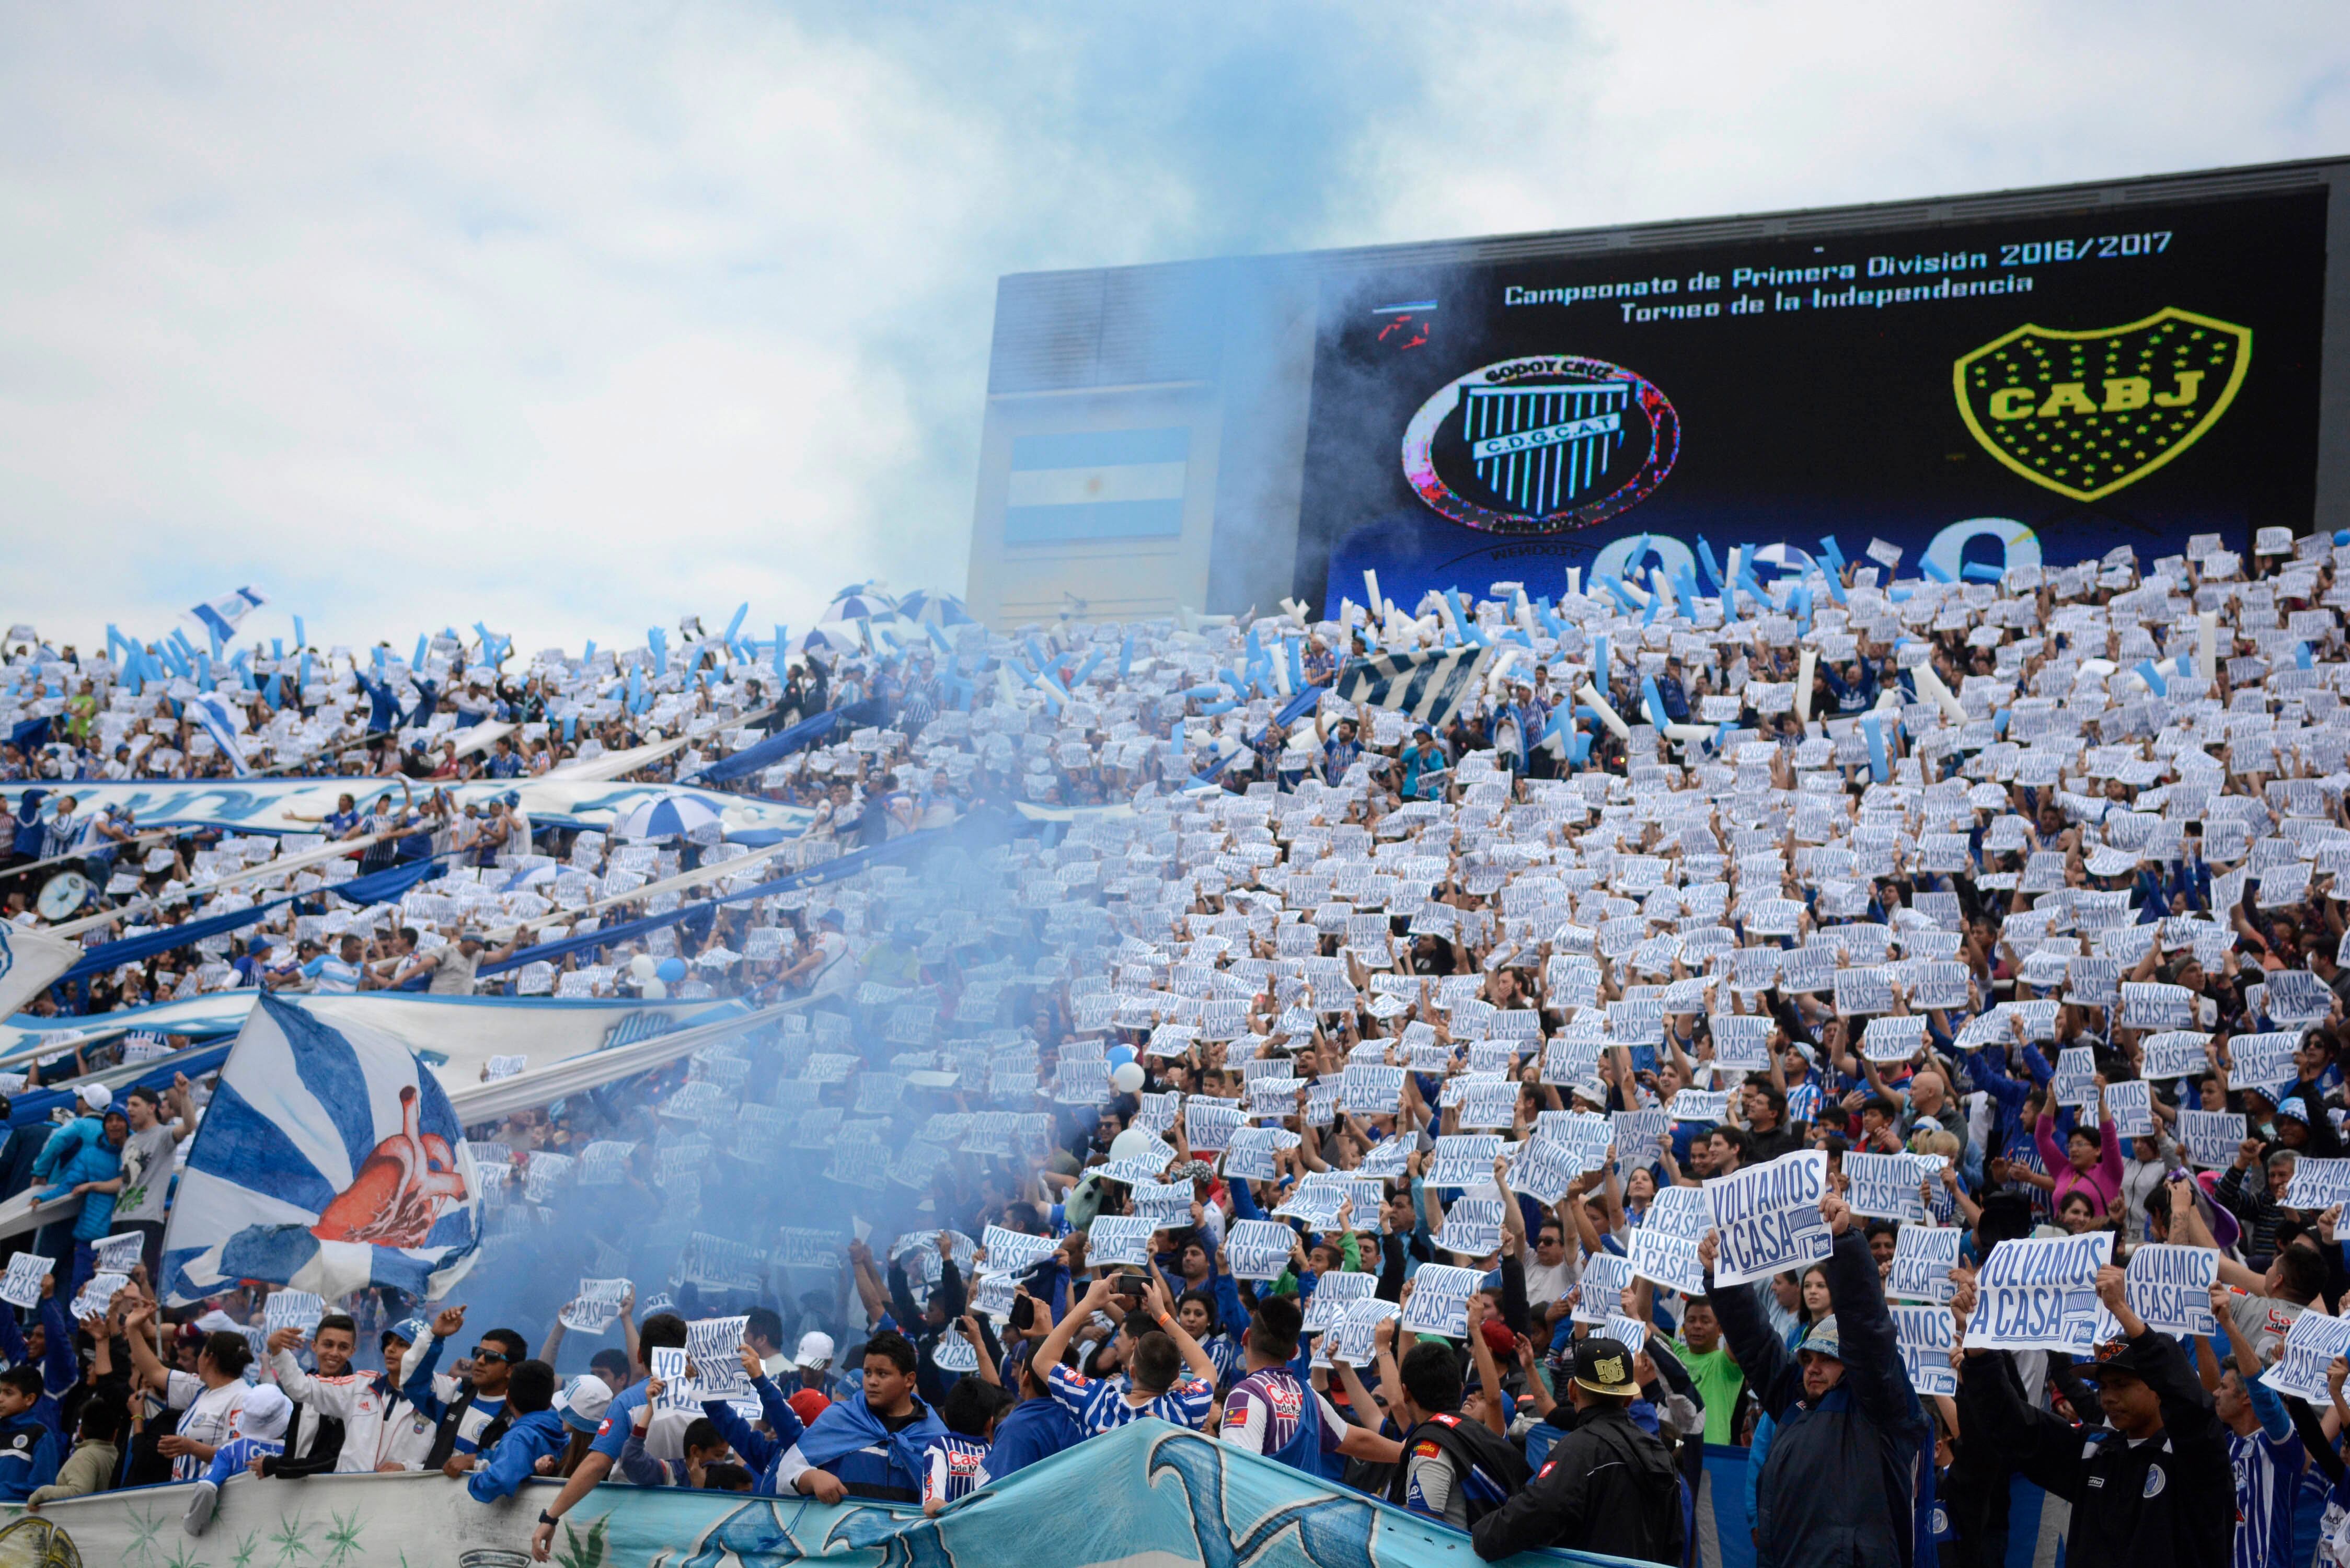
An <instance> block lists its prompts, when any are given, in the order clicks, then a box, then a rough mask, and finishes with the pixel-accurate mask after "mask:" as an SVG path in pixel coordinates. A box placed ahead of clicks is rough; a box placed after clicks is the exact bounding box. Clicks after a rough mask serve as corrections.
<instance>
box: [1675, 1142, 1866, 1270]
mask: <svg viewBox="0 0 2350 1568" xmlns="http://www.w3.org/2000/svg"><path fill="white" fill-rule="evenodd" d="M1827 1187H1828V1157H1827V1152H1826V1151H1825V1149H1816V1148H1807V1149H1798V1150H1796V1151H1795V1152H1794V1153H1792V1154H1783V1155H1781V1156H1780V1157H1779V1158H1776V1159H1774V1160H1771V1161H1769V1162H1767V1163H1766V1164H1763V1165H1757V1166H1752V1167H1749V1168H1746V1169H1744V1170H1741V1171H1737V1172H1735V1173H1733V1174H1731V1175H1729V1176H1721V1177H1716V1178H1714V1179H1711V1180H1710V1181H1708V1182H1707V1183H1706V1184H1705V1196H1706V1201H1707V1203H1708V1204H1709V1205H1710V1206H1711V1210H1712V1214H1713V1229H1714V1234H1715V1237H1716V1242H1715V1245H1716V1247H1717V1249H1718V1250H1717V1253H1716V1256H1715V1260H1714V1265H1713V1278H1714V1282H1715V1283H1717V1284H1723V1285H1738V1284H1744V1283H1745V1282H1748V1281H1749V1280H1761V1279H1767V1278H1769V1277H1770V1276H1771V1275H1773V1274H1775V1273H1779V1272H1782V1271H1783V1270H1787V1269H1800V1268H1802V1267H1803V1266H1804V1265H1805V1264H1807V1263H1816V1262H1819V1261H1820V1260H1821V1259H1823V1258H1825V1257H1826V1256H1827V1255H1828V1249H1829V1247H1830V1246H1832V1245H1833V1244H1834V1242H1835V1238H1834V1237H1833V1236H1831V1235H1830V1234H1829V1233H1828V1228H1827V1221H1826V1220H1825V1219H1824V1218H1822V1217H1821V1214H1820V1195H1821V1194H1823V1193H1825V1191H1826V1190H1827Z"/></svg>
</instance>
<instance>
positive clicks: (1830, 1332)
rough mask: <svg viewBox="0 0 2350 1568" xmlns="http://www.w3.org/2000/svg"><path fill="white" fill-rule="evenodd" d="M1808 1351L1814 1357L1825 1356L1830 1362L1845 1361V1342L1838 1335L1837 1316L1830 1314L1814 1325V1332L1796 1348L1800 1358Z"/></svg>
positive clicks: (1807, 1335) (1806, 1336)
mask: <svg viewBox="0 0 2350 1568" xmlns="http://www.w3.org/2000/svg"><path fill="white" fill-rule="evenodd" d="M1806 1351H1808V1352H1810V1353H1811V1354H1812V1355H1825V1356H1826V1357H1827V1358H1828V1359H1829V1360H1830V1361H1842V1360H1843V1359H1844V1341H1843V1340H1842V1339H1840V1338H1838V1337H1837V1335H1836V1320H1835V1314H1834V1313H1830V1314H1828V1315H1827V1316H1825V1317H1824V1318H1822V1319H1820V1321H1819V1322H1817V1323H1815V1324H1812V1332H1811V1333H1809V1334H1805V1335H1804V1338H1803V1342H1802V1343H1801V1344H1799V1345H1796V1346H1795V1354H1796V1355H1798V1356H1801V1355H1804V1353H1805V1352H1806Z"/></svg>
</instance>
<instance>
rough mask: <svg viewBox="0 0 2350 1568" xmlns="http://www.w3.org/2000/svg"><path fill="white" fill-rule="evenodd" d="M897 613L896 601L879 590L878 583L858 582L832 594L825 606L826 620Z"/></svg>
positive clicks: (856, 618) (870, 617) (855, 618)
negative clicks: (830, 600) (830, 601)
mask: <svg viewBox="0 0 2350 1568" xmlns="http://www.w3.org/2000/svg"><path fill="white" fill-rule="evenodd" d="M897 613H898V601H897V600H896V599H894V598H891V597H889V595H888V594H886V593H884V592H882V591H881V587H880V585H879V584H878V583H858V584H854V585H852V586H851V587H845V588H843V589H841V590H840V591H839V592H838V593H837V594H835V595H833V596H832V603H830V604H829V605H827V606H826V607H825V611H824V617H823V618H824V619H825V620H827V621H844V620H871V619H873V618H875V617H877V616H881V617H888V616H893V615H895V614H897Z"/></svg>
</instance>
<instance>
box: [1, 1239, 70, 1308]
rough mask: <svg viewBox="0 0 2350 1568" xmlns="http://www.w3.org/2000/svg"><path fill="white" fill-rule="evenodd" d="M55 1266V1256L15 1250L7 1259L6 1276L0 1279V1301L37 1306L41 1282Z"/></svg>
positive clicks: (21, 1305)
mask: <svg viewBox="0 0 2350 1568" xmlns="http://www.w3.org/2000/svg"><path fill="white" fill-rule="evenodd" d="M56 1268H57V1260H56V1259H55V1258H45V1257H42V1256H41V1255H40V1254H39V1253H37V1252H17V1253H14V1254H12V1255H11V1256H10V1257H9V1259H8V1277H7V1278H6V1279H5V1281H0V1302H6V1303H8V1304H9V1305H10V1306H20V1307H31V1306H38V1305H39V1304H40V1301H41V1282H42V1281H43V1280H46V1279H47V1278H48V1277H49V1274H50V1272H52V1271H53V1270H55V1269H56Z"/></svg>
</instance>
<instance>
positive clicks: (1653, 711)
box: [1640, 675, 1665, 730]
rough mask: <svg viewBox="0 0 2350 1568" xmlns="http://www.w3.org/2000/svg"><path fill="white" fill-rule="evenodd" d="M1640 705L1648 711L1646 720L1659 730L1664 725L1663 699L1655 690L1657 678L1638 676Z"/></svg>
mask: <svg viewBox="0 0 2350 1568" xmlns="http://www.w3.org/2000/svg"><path fill="white" fill-rule="evenodd" d="M1640 705H1641V706H1642V707H1644V708H1646V709H1647V710H1648V722H1649V723H1651V724H1654V725H1655V726H1656V727H1657V728H1658V729H1659V730H1661V729H1663V728H1664V727H1665V700H1664V698H1663V697H1662V696H1660V695H1659V693H1658V691H1657V678H1656V677H1655V676H1653V675H1643V676H1642V677H1640Z"/></svg>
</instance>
